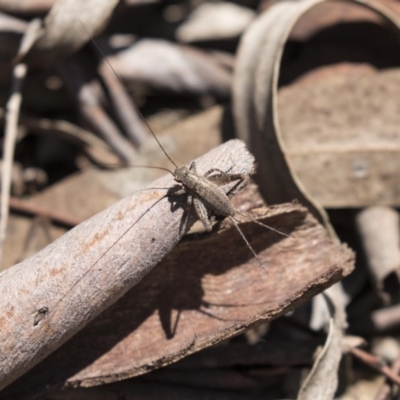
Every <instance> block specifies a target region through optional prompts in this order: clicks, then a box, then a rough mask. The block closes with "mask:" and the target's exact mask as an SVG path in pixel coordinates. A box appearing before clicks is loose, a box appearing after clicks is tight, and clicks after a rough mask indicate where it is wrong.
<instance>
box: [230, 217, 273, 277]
mask: <svg viewBox="0 0 400 400" xmlns="http://www.w3.org/2000/svg"><path fill="white" fill-rule="evenodd" d="M229 218H230V219H231V221H232V222H233V224H234V225H235V228H236V229H237V231H238V232H239V233H240V236H241V237H242V239H243V240H244V241H245V243H246V244H247V247H248V248H249V249H250V251H251V252H252V253H253V255H254V257H255V258H256V259H257V261H258V263H259V264H260V267H261V268H262V269H263V270H264V272H265V273H266V274H268V272H267V270H266V269H265V268H264V266H263V265H262V262H261V260H260V259H259V257H258V255H257V254H256V252H255V251H254V249H253V248H252V247H251V245H250V243H249V241H248V240H247V239H246V236H244V233H243V232H242V230H241V229H240V228H239V225H238V222H240V221H238V220H237V219H236V218H235V217H232V216H229Z"/></svg>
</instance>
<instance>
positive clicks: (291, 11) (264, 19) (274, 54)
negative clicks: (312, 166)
mask: <svg viewBox="0 0 400 400" xmlns="http://www.w3.org/2000/svg"><path fill="white" fill-rule="evenodd" d="M324 2H325V0H305V1H300V2H293V1H284V2H278V3H275V4H274V5H272V6H271V7H270V8H269V9H268V10H267V11H266V12H265V13H263V14H261V15H260V16H259V17H258V18H257V19H256V20H255V21H254V22H253V23H252V24H251V25H250V27H249V29H248V30H247V31H246V33H245V34H244V36H243V38H242V40H241V43H240V47H239V51H238V59H237V64H236V69H235V76H234V85H233V111H234V118H235V123H236V130H237V134H238V136H239V137H240V138H242V139H244V140H245V141H246V142H247V143H248V145H249V148H250V149H251V150H252V152H253V153H254V155H255V157H256V160H257V162H258V164H259V168H258V175H257V177H258V182H259V185H260V190H261V192H262V193H263V196H264V197H265V198H266V200H267V202H269V203H280V202H284V201H289V200H292V199H293V198H297V199H298V200H299V201H300V202H301V203H302V204H305V205H307V207H309V208H310V210H312V212H313V214H314V215H315V216H316V217H317V218H318V219H319V220H320V221H321V222H324V224H325V225H326V226H327V228H328V229H330V231H331V233H332V235H334V232H333V228H332V227H331V226H330V224H329V221H328V218H327V215H326V213H325V211H324V209H323V208H322V206H321V205H320V204H319V203H318V202H317V201H316V199H315V198H313V197H312V196H311V195H310V193H309V191H308V190H307V188H306V187H305V185H304V182H302V180H301V179H300V177H299V176H298V174H297V171H296V170H295V169H294V167H293V164H292V161H291V158H290V154H287V153H286V151H287V146H286V145H285V143H284V140H283V138H282V134H281V127H280V124H279V115H278V102H277V90H278V82H279V74H280V71H279V68H280V64H281V59H282V55H283V50H284V46H285V43H286V42H287V40H288V38H289V35H290V32H291V30H292V28H293V27H294V25H295V24H296V23H297V21H298V20H299V19H300V18H301V17H302V15H304V14H305V13H306V12H307V11H308V10H310V9H312V8H313V7H314V6H316V5H319V4H322V3H324ZM352 2H353V3H355V4H359V5H361V6H364V7H366V8H367V9H371V10H373V11H375V12H376V13H377V14H378V15H380V16H382V17H383V18H384V19H385V20H386V21H388V22H389V24H390V25H391V26H393V27H394V29H395V30H396V32H398V30H399V28H400V20H399V18H398V17H397V16H396V15H395V14H394V13H393V12H391V11H390V10H389V9H386V8H385V7H384V6H383V5H382V4H381V3H379V2H375V1H362V0H354V1H352Z"/></svg>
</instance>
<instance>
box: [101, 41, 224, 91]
mask: <svg viewBox="0 0 400 400" xmlns="http://www.w3.org/2000/svg"><path fill="white" fill-rule="evenodd" d="M110 42H111V43H112V38H111V41H110ZM100 44H101V43H100ZM107 47H110V44H108V45H105V43H104V42H103V48H102V50H103V53H104V54H105V56H106V57H107V59H108V60H109V62H110V64H111V65H112V66H113V68H114V70H115V71H116V73H117V74H118V76H120V77H121V78H122V79H123V80H125V81H127V82H133V83H139V84H141V85H143V84H144V85H148V86H149V87H150V88H152V89H156V90H160V91H168V92H173V93H177V94H187V93H192V94H193V93H194V94H197V95H203V94H210V93H211V94H214V95H216V96H218V97H222V98H227V97H229V95H230V89H231V82H232V72H231V70H229V69H227V68H225V67H224V66H222V65H221V63H220V61H219V59H218V57H216V56H214V55H213V53H211V52H206V51H204V50H199V49H196V48H195V47H190V46H183V45H178V44H175V43H172V42H168V41H167V40H160V39H141V40H138V41H133V43H132V44H131V45H130V46H124V47H123V48H122V49H120V50H119V51H111V52H110V49H109V48H107ZM160 65H161V66H162V68H160Z"/></svg>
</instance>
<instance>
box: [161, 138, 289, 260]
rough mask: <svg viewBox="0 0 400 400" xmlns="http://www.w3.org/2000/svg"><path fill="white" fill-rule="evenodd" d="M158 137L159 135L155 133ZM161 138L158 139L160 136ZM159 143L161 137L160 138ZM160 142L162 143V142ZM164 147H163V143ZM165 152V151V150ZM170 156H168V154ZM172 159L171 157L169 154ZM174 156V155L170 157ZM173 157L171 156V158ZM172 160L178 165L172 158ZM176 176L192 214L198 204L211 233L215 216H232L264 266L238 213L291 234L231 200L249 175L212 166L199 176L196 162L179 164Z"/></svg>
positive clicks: (198, 213) (197, 207)
mask: <svg viewBox="0 0 400 400" xmlns="http://www.w3.org/2000/svg"><path fill="white" fill-rule="evenodd" d="M154 137H155V138H156V136H155V135H154ZM156 140H157V138H156ZM157 142H158V140H157ZM159 144H160V143H159ZM160 147H161V148H162V146H161V144H160ZM163 151H164V153H165V150H164V149H163ZM167 157H168V156H167ZM168 158H169V157H168ZM169 159H170V158H169ZM170 160H171V159H170ZM171 162H172V163H173V164H174V165H176V164H175V163H174V162H173V161H172V160H171ZM173 175H174V178H175V180H176V181H177V182H179V183H181V184H182V188H181V189H180V190H179V191H177V192H175V194H176V195H179V194H184V193H187V194H188V214H189V212H190V210H191V209H192V207H194V209H195V212H196V214H197V216H198V218H199V219H200V221H201V222H202V224H203V225H204V228H205V229H206V231H207V232H210V231H211V230H212V216H213V215H217V216H222V217H228V218H230V219H231V221H232V222H233V224H234V225H235V227H236V229H237V231H238V232H239V233H240V235H241V237H242V238H243V240H244V241H245V243H246V244H247V246H248V247H249V249H250V250H251V252H252V253H253V255H254V256H255V257H256V258H257V260H258V262H259V263H260V266H261V267H262V263H261V261H260V259H259V258H258V256H257V254H256V252H255V251H254V249H253V248H252V247H251V245H250V243H249V242H248V240H247V239H246V237H245V236H244V234H243V232H242V231H241V229H240V228H239V226H238V222H240V221H238V220H237V219H236V217H235V215H236V214H237V213H238V214H240V215H242V216H244V217H245V218H247V219H248V220H250V221H253V222H255V223H257V224H259V225H261V226H264V227H265V228H268V229H271V230H273V231H275V232H277V233H279V234H282V235H284V236H288V235H286V234H285V233H283V232H280V231H278V230H276V229H274V228H272V227H270V226H268V225H265V224H263V223H261V222H259V221H255V220H252V219H251V218H249V217H247V216H246V215H244V214H242V213H240V212H238V211H237V210H235V208H234V207H233V206H232V203H231V202H230V199H229V195H230V194H231V193H233V192H234V190H235V189H236V188H237V187H238V186H239V185H240V184H241V183H243V182H245V181H247V180H248V175H245V174H228V173H226V172H224V171H222V170H220V169H217V168H212V169H210V170H209V171H207V172H206V173H205V174H204V175H203V176H201V175H199V174H198V173H197V170H196V163H195V162H194V161H193V162H192V163H191V164H190V166H189V167H187V166H181V167H177V168H176V169H175V171H174V172H173ZM234 181H237V183H236V184H235V185H234V186H233V187H232V188H231V189H230V190H229V191H228V192H227V193H225V192H224V191H223V190H222V189H221V188H220V186H222V185H226V184H229V183H231V182H234Z"/></svg>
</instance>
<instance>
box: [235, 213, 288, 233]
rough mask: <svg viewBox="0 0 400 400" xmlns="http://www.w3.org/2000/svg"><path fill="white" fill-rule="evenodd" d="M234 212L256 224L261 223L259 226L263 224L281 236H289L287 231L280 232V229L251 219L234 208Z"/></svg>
mask: <svg viewBox="0 0 400 400" xmlns="http://www.w3.org/2000/svg"><path fill="white" fill-rule="evenodd" d="M235 212H236V213H238V214H239V215H241V216H242V217H245V218H246V219H247V220H248V221H251V222H254V223H255V224H257V225H261V226H263V227H264V228H267V229H269V230H271V231H273V232H276V233H279V234H280V235H282V236H286V237H290V235H288V234H287V233H284V232H282V231H280V230H278V229H275V228H273V227H272V226H269V225H266V224H263V223H262V222H260V221H257V220H255V219H253V218H250V217H248V216H247V215H246V214H242V213H241V212H240V211H238V210H235Z"/></svg>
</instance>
